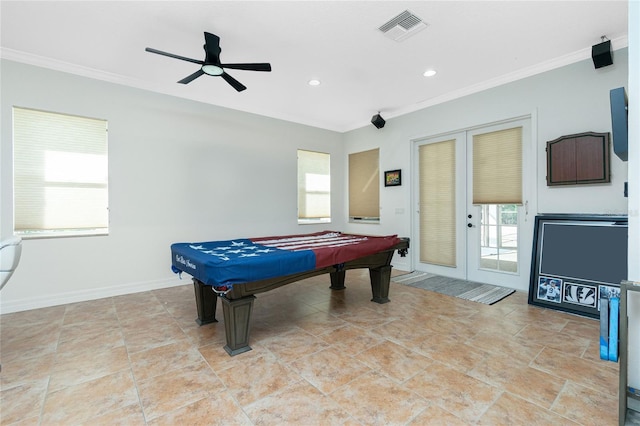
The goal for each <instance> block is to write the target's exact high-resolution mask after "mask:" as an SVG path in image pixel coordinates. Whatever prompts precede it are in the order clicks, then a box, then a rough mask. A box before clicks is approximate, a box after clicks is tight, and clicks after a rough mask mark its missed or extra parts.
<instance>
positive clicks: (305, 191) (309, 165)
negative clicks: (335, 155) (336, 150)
mask: <svg viewBox="0 0 640 426" xmlns="http://www.w3.org/2000/svg"><path fill="white" fill-rule="evenodd" d="M330 166H331V162H330V156H329V154H325V153H322V152H313V151H303V150H298V223H301V224H308V223H329V222H331V174H330V170H331V167H330Z"/></svg>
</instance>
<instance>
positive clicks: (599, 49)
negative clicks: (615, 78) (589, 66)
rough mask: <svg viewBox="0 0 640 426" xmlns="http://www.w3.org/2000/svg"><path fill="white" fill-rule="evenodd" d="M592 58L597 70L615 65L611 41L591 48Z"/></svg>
mask: <svg viewBox="0 0 640 426" xmlns="http://www.w3.org/2000/svg"><path fill="white" fill-rule="evenodd" d="M591 58H592V59H593V66H594V67H596V69H598V68H602V67H606V66H607V65H611V64H613V56H612V55H611V40H607V41H605V42H602V43H599V44H594V45H593V46H591Z"/></svg>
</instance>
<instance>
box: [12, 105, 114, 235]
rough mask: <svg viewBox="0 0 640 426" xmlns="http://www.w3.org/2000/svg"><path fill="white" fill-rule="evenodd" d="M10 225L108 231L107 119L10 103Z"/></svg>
mask: <svg viewBox="0 0 640 426" xmlns="http://www.w3.org/2000/svg"><path fill="white" fill-rule="evenodd" d="M13 144H14V146H13V153H14V200H15V203H14V209H15V210H14V217H15V221H14V230H15V232H16V233H18V234H22V235H34V234H35V235H43V234H44V235H62V234H65V235H68V234H76V233H77V234H86V233H89V234H106V233H107V232H108V223H109V217H108V158H107V122H106V121H105V120H100V119H94V118H86V117H78V116H72V115H66V114H57V113H52V112H45V111H38V110H33V109H26V108H18V107H14V108H13Z"/></svg>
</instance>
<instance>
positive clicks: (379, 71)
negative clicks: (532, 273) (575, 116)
mask: <svg viewBox="0 0 640 426" xmlns="http://www.w3.org/2000/svg"><path fill="white" fill-rule="evenodd" d="M627 8H628V3H627V1H626V0H608V1H575V0H574V1H566V2H565V1H531V2H529V1H494V2H489V1H414V2H406V1H326V0H325V1H252V2H250V1H206V2H205V1H195V2H192V1H159V2H155V1H109V2H102V1H51V0H49V1H42V2H37V1H4V0H2V2H1V3H0V18H1V33H0V56H1V57H2V58H5V59H10V60H15V61H19V62H24V63H29V64H33V65H38V66H43V67H47V68H52V69H57V70H61V71H66V72H71V73H74V74H79V75H84V76H88V77H92V78H97V79H101V80H106V81H111V82H115V83H120V84H125V85H129V86H133V87H139V88H143V89H147V90H152V91H157V92H161V93H166V94H171V95H175V96H180V97H183V98H188V99H194V100H197V101H200V102H206V103H211V104H215V105H220V106H224V107H228V108H233V109H237V110H241V111H247V112H252V113H256V114H261V115H265V116H269V117H274V118H280V119H284V120H289V121H293V122H297V123H302V124H307V125H312V126H316V127H321V128H325V129H330V130H334V131H339V132H344V131H348V130H352V129H355V128H359V127H362V126H366V125H369V120H370V119H371V116H372V115H374V114H376V113H377V112H378V111H380V112H381V114H382V115H383V116H384V117H385V118H387V119H389V118H392V117H394V116H398V115H401V114H405V113H407V112H411V111H415V110H418V109H420V108H424V107H427V106H429V105H433V104H436V103H439V102H443V101H445V100H449V99H453V98H456V97H459V96H463V95H466V94H469V93H473V92H476V91H479V90H483V89H486V88H489V87H493V86H496V85H499V84H503V83H505V82H508V81H513V80H516V79H519V78H523V77H527V76H529V75H533V74H536V73H539V72H544V71H547V70H549V69H553V68H556V67H559V66H563V65H566V64H569V63H572V62H576V61H579V60H583V59H586V58H590V56H591V46H592V45H593V44H597V43H599V42H600V41H601V39H600V37H601V36H602V35H606V36H607V37H608V38H609V39H610V40H612V45H613V48H614V49H619V48H622V47H626V46H627V25H628V22H627ZM407 9H408V10H410V11H411V12H413V13H414V14H416V15H417V16H418V17H420V18H421V19H422V20H423V21H424V22H426V23H427V28H426V29H424V30H423V31H421V32H418V33H417V34H415V35H414V36H412V37H410V38H408V39H406V40H404V41H402V42H396V41H393V40H391V39H389V38H387V37H386V36H385V35H384V34H383V33H382V32H381V31H379V30H378V27H380V26H381V25H382V24H384V23H385V22H387V21H388V20H390V19H391V18H393V17H394V16H396V15H398V14H399V13H401V12H402V11H404V10H407ZM204 31H207V32H211V33H214V34H217V35H218V36H219V37H220V39H221V41H220V46H221V48H222V53H221V60H222V62H223V63H238V62H270V63H271V65H272V68H273V71H272V72H271V73H265V72H254V71H234V70H230V71H229V74H231V75H232V76H233V77H235V78H236V79H237V80H239V81H240V82H242V83H243V84H244V85H245V86H247V87H248V89H247V90H245V91H244V92H240V93H238V92H236V91H235V90H234V89H233V88H232V87H231V86H229V85H228V84H227V83H226V82H225V81H224V80H222V79H221V78H218V77H211V76H202V77H200V78H198V79H196V80H194V81H193V82H191V83H190V84H188V85H182V84H177V83H176V82H177V81H178V80H180V79H182V78H183V77H186V76H187V75H189V74H191V73H193V72H195V71H197V70H198V67H199V66H198V65H196V64H193V63H189V62H185V61H180V60H176V59H172V58H168V57H164V56H160V55H155V54H152V53H148V52H145V50H144V49H145V47H153V48H155V49H158V50H163V51H167V52H171V53H175V54H178V55H181V56H186V57H190V58H194V59H198V60H202V59H204V51H203V49H202V45H203V44H204V36H203V32H204ZM614 61H615V53H614ZM427 68H434V69H436V70H437V71H438V74H437V75H436V76H435V77H431V78H425V77H423V75H422V73H423V72H424V71H425V70H426V69H427ZM598 71H601V70H598ZM594 72H596V71H595V70H594ZM313 78H317V79H319V80H321V81H322V84H321V85H320V86H317V87H311V86H309V85H308V84H307V81H308V80H310V79H313Z"/></svg>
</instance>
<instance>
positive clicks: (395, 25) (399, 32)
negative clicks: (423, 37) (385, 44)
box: [378, 10, 427, 41]
mask: <svg viewBox="0 0 640 426" xmlns="http://www.w3.org/2000/svg"><path fill="white" fill-rule="evenodd" d="M425 28H427V24H425V23H424V22H423V21H422V19H420V18H419V17H417V16H416V15H414V14H413V13H411V12H410V11H409V10H405V11H404V12H402V13H401V14H399V15H398V16H396V17H395V18H392V19H390V20H389V21H388V22H386V23H385V24H382V25H381V26H380V27H379V28H378V29H379V30H380V31H382V32H383V33H384V35H385V36H387V37H389V38H390V39H392V40H395V41H403V40H406V39H407V38H409V37H411V36H412V35H414V34H416V33H418V32H420V31H422V30H424V29H425Z"/></svg>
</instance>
